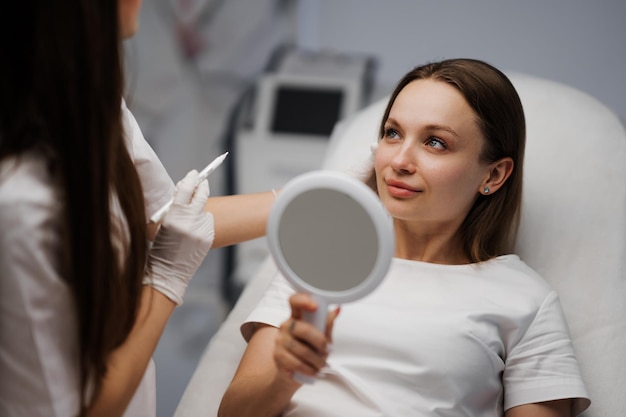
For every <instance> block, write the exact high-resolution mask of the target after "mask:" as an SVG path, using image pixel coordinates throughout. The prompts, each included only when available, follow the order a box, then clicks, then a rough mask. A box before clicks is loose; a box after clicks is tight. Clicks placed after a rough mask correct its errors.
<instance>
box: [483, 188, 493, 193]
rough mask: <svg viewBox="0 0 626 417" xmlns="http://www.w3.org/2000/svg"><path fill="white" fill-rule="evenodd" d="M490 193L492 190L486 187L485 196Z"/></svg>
mask: <svg viewBox="0 0 626 417" xmlns="http://www.w3.org/2000/svg"><path fill="white" fill-rule="evenodd" d="M489 191H491V190H490V189H489V187H485V189H484V190H483V192H484V193H485V194H489Z"/></svg>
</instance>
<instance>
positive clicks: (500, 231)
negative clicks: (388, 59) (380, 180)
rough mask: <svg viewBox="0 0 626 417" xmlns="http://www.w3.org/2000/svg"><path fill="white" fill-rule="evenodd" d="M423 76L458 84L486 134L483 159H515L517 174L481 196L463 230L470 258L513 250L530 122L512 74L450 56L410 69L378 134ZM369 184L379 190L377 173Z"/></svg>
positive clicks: (479, 257) (390, 101) (392, 96)
mask: <svg viewBox="0 0 626 417" xmlns="http://www.w3.org/2000/svg"><path fill="white" fill-rule="evenodd" d="M419 79H433V80H437V81H441V82H445V83H447V84H449V85H451V86H453V87H454V88H456V89H457V90H458V91H459V92H460V93H461V94H462V95H463V97H465V100H466V101H467V103H468V104H469V105H470V107H471V108H472V109H473V110H474V112H475V113H476V115H477V123H478V125H479V127H480V129H481V131H482V133H483V136H484V137H485V146H484V147H483V151H482V155H481V158H482V160H483V161H484V162H487V163H491V162H494V161H497V160H499V159H501V158H504V157H510V158H511V159H513V163H514V167H513V172H512V174H511V176H510V177H509V179H508V180H507V181H506V183H505V184H504V185H503V186H502V187H501V188H500V189H499V190H498V191H497V192H495V193H493V194H490V195H479V196H478V198H477V200H476V202H475V203H474V205H473V206H472V208H471V209H470V211H469V213H468V214H467V217H466V218H465V220H464V221H463V224H462V225H461V228H460V233H461V239H462V242H463V250H464V252H465V255H466V256H467V257H468V259H469V260H470V261H471V262H480V261H485V260H487V259H490V258H492V257H494V256H498V255H502V254H505V253H509V252H510V251H511V250H512V248H513V243H514V240H515V236H516V234H517V229H518V227H519V221H520V210H521V201H522V177H523V165H524V148H525V144H526V123H525V119H524V110H523V108H522V103H521V101H520V98H519V96H518V94H517V91H516V90H515V88H514V86H513V84H512V83H511V82H510V80H509V79H508V77H506V75H504V74H503V73H502V72H501V71H500V70H498V69H497V68H495V67H493V66H491V65H489V64H487V63H485V62H482V61H479V60H474V59H450V60H444V61H440V62H435V63H430V64H426V65H423V66H420V67H417V68H415V69H413V70H412V71H410V72H409V73H407V74H406V75H405V76H404V77H403V78H402V79H401V80H400V82H399V83H398V84H397V86H396V88H395V89H394V91H393V93H392V94H391V97H390V98H389V102H388V104H387V108H386V109H385V113H384V116H383V119H382V123H381V125H380V130H379V137H382V136H383V131H384V125H385V122H386V120H387V118H388V117H389V112H390V110H391V107H392V106H393V103H394V101H395V99H396V97H397V96H398V94H399V93H400V91H402V89H403V88H404V87H406V86H407V85H408V84H409V83H411V82H413V81H415V80H419ZM367 184H368V185H369V186H370V187H372V188H373V189H376V178H375V174H374V173H372V174H371V175H370V176H369V178H368V179H367Z"/></svg>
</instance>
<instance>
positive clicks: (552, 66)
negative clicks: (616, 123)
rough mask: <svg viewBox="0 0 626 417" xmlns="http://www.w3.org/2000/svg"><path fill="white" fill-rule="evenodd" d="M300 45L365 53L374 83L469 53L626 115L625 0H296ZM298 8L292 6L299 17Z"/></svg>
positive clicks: (387, 81) (389, 81)
mask: <svg viewBox="0 0 626 417" xmlns="http://www.w3.org/2000/svg"><path fill="white" fill-rule="evenodd" d="M300 5H301V7H302V8H303V9H306V10H307V13H308V14H309V15H311V16H310V17H309V22H317V30H312V28H311V24H310V23H309V24H307V25H301V26H302V27H304V28H306V32H302V31H301V32H299V33H298V39H299V42H300V44H301V45H303V46H309V47H311V46H313V47H319V48H322V49H326V48H330V49H337V50H340V51H350V52H360V53H362V52H366V53H371V54H373V55H375V56H377V57H378V59H379V60H380V66H379V72H378V77H379V81H380V82H381V84H382V88H383V89H384V88H387V87H388V86H389V87H390V86H392V85H393V84H394V83H395V82H396V81H397V80H398V79H399V78H400V77H401V76H402V75H403V74H404V73H405V72H407V71H408V70H409V69H411V68H412V67H414V66H416V65H419V64H422V63H425V62H427V61H432V60H438V59H443V58H456V57H471V58H478V59H483V60H485V61H488V62H490V63H492V64H494V65H495V66H497V67H498V68H500V69H502V70H504V71H516V72H524V73H527V74H531V75H536V76H540V77H544V78H549V79H552V80H556V81H561V82H563V83H566V84H569V85H572V86H574V87H576V88H578V89H580V90H582V91H585V92H587V93H589V94H591V95H592V96H594V97H596V98H597V99H599V100H600V101H602V102H604V103H605V104H606V105H608V106H609V107H611V108H612V109H613V110H614V111H615V112H616V113H617V114H618V116H619V117H620V118H621V119H622V121H626V81H625V80H624V78H625V76H626V23H625V19H626V1H624V0H594V1H586V0H550V1H544V0H523V1H503V0H473V1H470V0H465V1H463V0H459V1H452V0H449V1H448V0H446V1H425V0H300ZM302 15H303V13H301V14H300V16H302Z"/></svg>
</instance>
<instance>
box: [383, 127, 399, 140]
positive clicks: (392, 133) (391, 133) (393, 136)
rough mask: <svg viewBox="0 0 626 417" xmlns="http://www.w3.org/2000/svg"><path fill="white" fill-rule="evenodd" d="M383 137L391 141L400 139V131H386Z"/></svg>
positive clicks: (389, 129)
mask: <svg viewBox="0 0 626 417" xmlns="http://www.w3.org/2000/svg"><path fill="white" fill-rule="evenodd" d="M383 136H384V137H386V138H390V139H396V138H398V137H399V135H398V131H397V130H395V129H391V128H387V129H385V130H384V132H383Z"/></svg>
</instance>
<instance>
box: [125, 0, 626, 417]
mask: <svg viewBox="0 0 626 417" xmlns="http://www.w3.org/2000/svg"><path fill="white" fill-rule="evenodd" d="M142 7H143V8H142V11H141V15H140V28H139V32H138V33H137V35H136V36H135V37H134V38H133V39H131V40H129V41H127V42H126V44H125V48H126V66H127V83H128V88H127V102H128V104H129V107H130V109H131V110H132V112H133V113H134V115H135V117H136V118H137V120H138V122H139V125H140V126H141V128H142V130H143V133H144V136H145V137H146V139H147V140H148V142H149V143H150V144H151V145H152V147H153V148H154V149H155V151H156V152H157V154H158V155H159V157H160V158H161V160H162V161H163V163H164V165H165V167H166V168H167V170H168V171H169V173H170V175H171V176H172V178H173V179H174V181H177V180H178V179H180V178H182V177H183V176H184V174H185V173H186V172H187V171H189V170H190V169H192V168H196V169H201V168H203V167H204V166H205V165H206V164H207V163H208V162H209V161H210V160H212V159H213V158H214V157H216V156H217V155H219V154H220V153H222V152H224V151H229V152H230V155H229V157H228V160H227V163H225V164H224V165H223V167H222V168H220V169H219V170H217V171H216V172H215V173H214V174H213V175H212V176H211V179H210V187H211V194H212V195H222V194H231V193H241V192H252V191H264V190H269V189H271V188H278V187H280V186H281V185H283V184H284V182H285V181H287V180H288V179H289V178H291V177H293V176H294V175H297V174H298V173H300V172H302V171H306V170H309V169H314V168H315V167H317V166H319V164H320V163H321V159H322V158H323V155H324V151H325V147H326V143H327V139H328V137H329V136H330V133H331V129H332V125H334V123H335V122H336V121H338V120H341V119H345V118H348V117H349V116H350V115H351V114H352V113H354V112H356V111H358V109H359V108H361V107H363V106H365V105H367V104H368V103H370V102H372V101H375V100H377V99H379V98H382V97H384V96H385V95H387V94H389V93H390V92H391V90H392V88H393V86H394V83H395V82H396V81H397V80H398V79H399V78H400V77H401V76H402V75H403V74H404V73H406V72H407V71H408V70H410V69H411V68H412V67H414V66H416V65H419V64H423V63H426V62H429V61H434V60H440V59H445V58H455V57H469V58H477V59H482V60H485V61H487V62H489V63H491V64H493V65H495V66H496V67H498V68H500V69H502V70H503V71H505V72H509V73H512V72H517V73H526V74H529V75H534V76H539V77H543V78H548V79H551V80H555V81H559V82H562V83H565V84H568V85H571V86H573V87H575V88H577V89H579V90H582V91H583V92H586V93H588V94H589V95H592V96H594V97H595V98H596V99H598V100H600V101H601V102H603V103H604V104H605V105H607V106H608V107H610V108H611V109H612V110H613V111H614V112H615V113H616V114H617V115H618V117H619V118H620V119H621V120H622V121H626V83H625V82H624V79H623V78H624V74H626V47H625V46H624V43H625V41H626V25H625V24H624V21H625V19H626V2H624V1H623V0H598V1H594V2H589V1H585V0H552V1H550V2H545V1H542V0H526V1H524V2H513V1H509V2H504V1H501V0H500V1H498V0H474V1H463V2H452V1H424V0H385V1H379V0H150V1H148V0H145V1H144V3H143V6H142ZM597 140H598V141H599V142H598V146H601V145H602V143H601V142H600V140H601V138H597ZM251 209H253V208H251ZM266 253H267V252H266V250H265V248H264V241H263V239H260V240H257V241H255V242H251V243H248V244H245V245H240V246H238V247H236V248H226V249H219V250H214V251H211V252H210V253H209V255H208V257H207V259H206V260H205V262H204V263H203V265H202V266H201V268H200V270H199V271H198V273H197V274H196V277H194V280H193V281H192V284H191V287H190V289H189V290H188V292H187V296H186V299H185V303H184V305H183V306H181V307H179V308H178V309H177V310H176V312H175V313H174V315H173V317H172V319H171V320H170V323H169V324H168V326H167V328H166V330H165V334H164V336H163V338H162V341H161V343H160V345H159V347H158V349H157V352H156V354H155V356H154V359H155V361H156V365H157V408H158V416H159V417H169V416H172V415H173V414H174V411H175V409H176V406H177V404H178V402H179V400H180V398H181V396H182V393H183V391H184V389H185V387H186V385H187V383H188V381H189V379H190V377H191V375H192V373H193V371H194V369H195V367H196V365H197V362H198V360H199V358H200V356H201V354H202V352H203V350H204V348H205V347H206V345H207V343H208V342H209V341H210V338H211V336H212V335H213V334H214V332H215V331H216V330H217V328H218V327H219V325H220V323H221V321H222V320H223V319H224V318H225V315H226V314H227V313H228V311H229V309H230V307H231V306H232V304H233V303H234V302H235V301H236V298H237V295H238V294H239V291H240V290H241V287H242V286H243V285H245V283H246V282H247V280H248V279H249V278H250V276H251V275H252V274H254V271H255V268H256V267H257V265H258V262H259V261H260V259H262V258H263V257H264V256H266Z"/></svg>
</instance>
